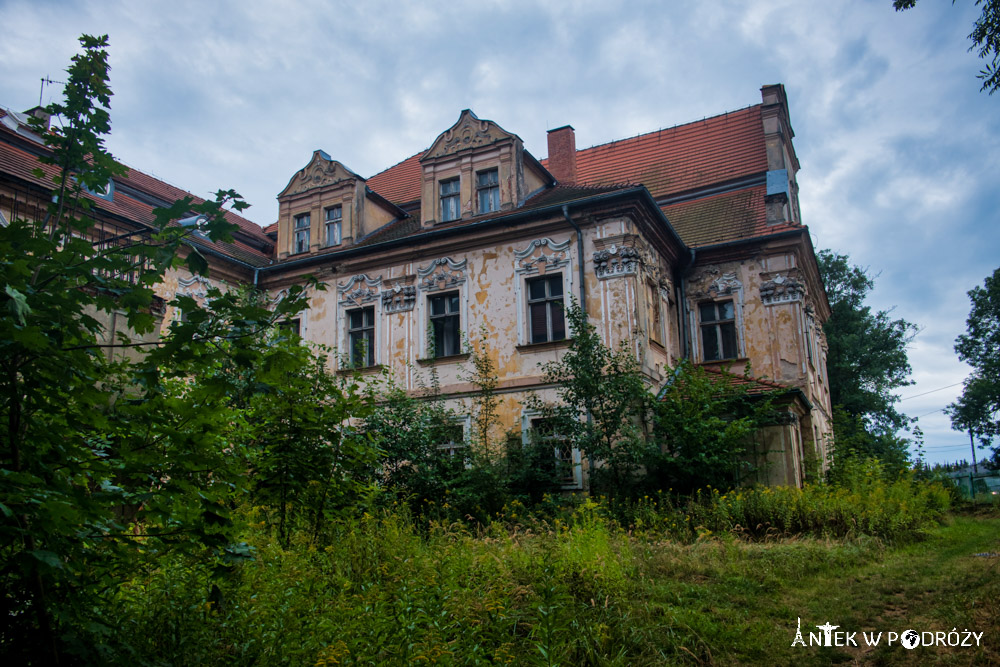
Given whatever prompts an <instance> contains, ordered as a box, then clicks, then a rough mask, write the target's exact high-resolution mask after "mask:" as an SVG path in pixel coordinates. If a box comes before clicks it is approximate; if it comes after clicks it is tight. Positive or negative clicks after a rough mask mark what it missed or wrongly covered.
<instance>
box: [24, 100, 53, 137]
mask: <svg viewBox="0 0 1000 667" xmlns="http://www.w3.org/2000/svg"><path fill="white" fill-rule="evenodd" d="M24 113H26V114H27V115H29V116H34V117H35V118H37V119H38V120H40V121H42V126H43V127H44V128H45V130H46V131H48V129H49V120H50V118H51V116H49V112H48V111H46V110H45V107H43V106H37V107H33V108H31V109H28V110H27V111H25V112H24Z"/></svg>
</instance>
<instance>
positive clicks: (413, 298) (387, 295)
mask: <svg viewBox="0 0 1000 667" xmlns="http://www.w3.org/2000/svg"><path fill="white" fill-rule="evenodd" d="M416 303H417V288H416V286H414V285H402V284H400V283H399V281H398V280H397V281H396V282H395V284H393V286H392V287H391V288H389V289H385V290H382V310H384V311H385V312H387V313H403V312H407V311H410V310H413V306H414V305H415V304H416Z"/></svg>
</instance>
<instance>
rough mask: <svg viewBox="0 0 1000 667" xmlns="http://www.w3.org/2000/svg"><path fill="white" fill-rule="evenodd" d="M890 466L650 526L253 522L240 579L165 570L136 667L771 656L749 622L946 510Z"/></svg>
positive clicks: (642, 518)
mask: <svg viewBox="0 0 1000 667" xmlns="http://www.w3.org/2000/svg"><path fill="white" fill-rule="evenodd" d="M878 473H879V470H878V469H877V468H869V469H865V468H859V469H858V470H857V471H856V475H855V476H856V479H855V480H854V481H853V484H852V486H851V487H849V488H843V487H842V488H833V487H831V488H827V487H807V488H806V489H801V490H800V489H744V490H739V491H735V492H729V493H719V492H716V491H713V490H707V491H704V492H702V493H701V494H698V495H696V496H695V497H694V498H693V499H690V500H688V501H685V502H680V501H677V500H672V499H670V497H669V494H666V493H665V494H658V495H657V497H655V498H647V499H643V500H642V501H641V502H640V503H638V504H637V505H635V506H634V507H632V508H631V511H632V514H633V519H634V521H633V522H632V525H631V526H626V525H623V524H622V523H620V522H619V521H617V520H615V519H612V518H610V512H611V511H612V510H613V509H614V508H611V507H609V506H608V505H607V504H605V503H601V502H594V501H592V500H583V501H582V502H579V503H577V504H576V506H575V507H572V508H563V510H562V511H561V512H554V513H553V512H549V513H545V514H542V513H532V512H531V511H530V510H529V508H525V507H523V506H521V505H512V506H509V507H508V508H507V511H506V513H505V514H504V515H503V516H501V517H499V518H498V520H495V521H493V522H491V523H489V524H488V525H485V526H483V525H476V526H470V525H469V524H467V523H464V522H458V521H448V520H440V521H434V522H431V523H430V524H426V523H421V521H418V520H415V519H414V518H413V517H411V515H410V514H409V512H408V510H406V509H401V508H399V507H396V508H388V509H386V510H383V511H380V512H377V513H375V514H364V515H362V516H361V517H358V518H356V519H354V520H349V521H342V522H340V523H338V524H335V525H332V526H330V527H328V530H327V531H325V533H324V539H323V540H322V541H316V540H315V539H312V538H311V537H308V536H310V535H311V533H306V532H302V533H300V534H299V535H298V536H297V538H296V539H295V540H293V543H292V544H291V546H290V548H288V549H284V548H282V547H281V545H280V544H279V543H278V541H277V540H276V539H274V538H272V537H270V536H269V535H268V534H267V532H265V527H266V523H265V522H262V521H260V520H259V519H260V517H258V516H256V514H255V513H254V512H253V511H249V512H246V513H245V517H246V521H247V533H248V539H249V540H250V541H251V543H253V544H254V545H255V547H256V555H255V558H254V560H253V561H251V562H247V563H244V564H242V565H240V566H238V567H236V568H235V569H233V570H231V571H230V573H229V574H228V575H226V576H223V577H221V578H220V577H218V576H213V567H214V563H211V562H197V561H193V560H191V559H189V558H186V557H182V556H176V557H173V558H161V559H160V560H159V566H158V567H157V568H156V569H153V570H151V571H150V572H149V573H148V575H147V576H145V577H142V578H138V579H136V580H134V581H132V582H130V583H129V585H127V586H124V587H122V589H121V590H120V592H119V607H118V608H117V609H115V610H113V611H112V612H111V613H110V615H111V616H112V617H113V619H110V620H112V625H117V626H118V627H119V628H120V630H119V632H120V633H122V635H123V636H127V637H129V638H130V640H129V643H130V650H131V653H130V654H123V662H124V661H127V662H129V663H130V664H155V665H160V664H162V665H167V664H170V665H187V664H191V665H194V664H197V665H213V664H218V665H223V664H225V665H229V664H255V665H285V664H289V665H346V664H351V665H373V664H377V665H409V664H424V663H426V664H463V665H476V664H517V665H554V664H574V665H576V664H580V665H626V664H628V665H633V664H640V665H641V664H670V663H677V662H698V661H704V662H710V661H712V659H713V657H712V651H713V647H716V649H715V650H717V647H719V646H730V647H732V646H740V647H742V648H741V650H742V651H743V656H744V659H747V660H753V659H755V656H757V657H760V658H762V659H763V658H764V657H766V652H765V651H764V648H763V647H765V646H766V645H767V640H766V639H765V635H766V633H767V632H768V631H769V630H768V626H767V623H766V621H762V620H760V619H753V618H747V617H745V612H744V611H742V610H745V607H746V605H747V604H749V601H751V600H758V599H760V597H761V596H766V595H768V594H770V593H773V592H774V591H776V590H780V589H781V587H782V586H785V585H788V584H789V582H792V581H796V580H797V579H799V578H800V577H802V576H804V575H806V574H809V573H814V572H818V571H822V570H830V569H835V570H837V569H845V568H848V567H850V566H851V565H857V564H858V563H860V562H863V561H864V560H866V559H868V558H870V557H871V555H872V553H873V549H875V550H880V549H881V546H880V545H881V544H882V543H883V542H884V541H889V540H899V539H905V538H907V537H908V536H909V537H912V536H913V535H914V534H916V532H917V531H919V530H921V529H922V528H923V527H925V526H926V525H927V524H928V522H933V521H934V520H936V519H938V518H940V516H941V513H942V511H943V509H944V507H945V503H946V499H947V496H946V494H945V492H944V490H943V489H940V488H939V487H935V486H931V485H926V484H921V483H917V482H915V481H914V480H912V479H911V478H908V477H904V478H900V479H898V480H896V481H894V482H886V481H883V480H882V478H881V477H880V475H879V474H878ZM803 534H807V535H812V536H822V537H823V540H815V539H812V538H804V537H801V535H803ZM790 535H798V536H799V537H797V538H796V539H793V540H790V541H789V540H778V539H776V538H778V537H779V536H790ZM863 535H870V536H872V537H875V538H878V539H877V540H874V541H872V540H865V539H860V538H861V536H863ZM832 537H851V538H859V539H854V540H848V541H846V542H839V543H837V542H829V541H828V540H829V539H830V538H832ZM747 538H751V539H749V540H748V539H747ZM762 538H763V539H762ZM772 538H775V539H772ZM701 581H713V582H714V581H718V582H719V583H718V585H717V586H715V587H714V588H709V589H704V588H700V587H699V585H696V584H695V583H693V582H701ZM720 614H721V615H720Z"/></svg>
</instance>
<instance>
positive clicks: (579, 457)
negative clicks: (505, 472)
mask: <svg viewBox="0 0 1000 667" xmlns="http://www.w3.org/2000/svg"><path fill="white" fill-rule="evenodd" d="M535 419H545V415H544V414H542V413H541V412H538V411H537V410H530V409H527V408H525V409H522V410H521V446H522V447H527V446H528V445H530V444H531V422H532V421H533V420H535ZM570 451H571V455H572V457H573V482H572V483H570V484H563V485H562V488H563V490H566V491H573V490H580V489H583V454H582V453H581V452H580V450H579V449H577V448H576V447H573V448H572V449H571V450H570ZM556 455H557V452H556V449H555V448H554V447H553V448H552V457H553V458H555V457H556Z"/></svg>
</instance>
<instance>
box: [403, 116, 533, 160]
mask: <svg viewBox="0 0 1000 667" xmlns="http://www.w3.org/2000/svg"><path fill="white" fill-rule="evenodd" d="M513 136H514V135H512V134H510V133H509V132H507V131H505V130H502V129H501V128H500V127H499V126H498V125H497V124H496V123H494V122H492V121H489V120H480V119H479V118H477V117H476V114H474V113H472V112H471V111H469V110H468V109H466V110H465V111H463V112H462V115H461V116H460V117H459V119H458V122H457V123H455V124H454V125H453V126H452V127H451V128H449V129H447V130H445V131H444V132H443V133H441V135H440V136H438V138H437V140H436V141H435V142H434V145H433V146H431V148H430V149H429V150H428V151H427V153H425V154H424V155H423V157H421V158H420V159H421V160H427V159H430V158H435V157H442V156H445V155H451V154H453V153H458V152H459V151H463V150H465V149H467V148H476V147H478V146H488V145H490V144H494V143H496V142H498V141H502V140H504V139H509V138H512V137H513Z"/></svg>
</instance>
